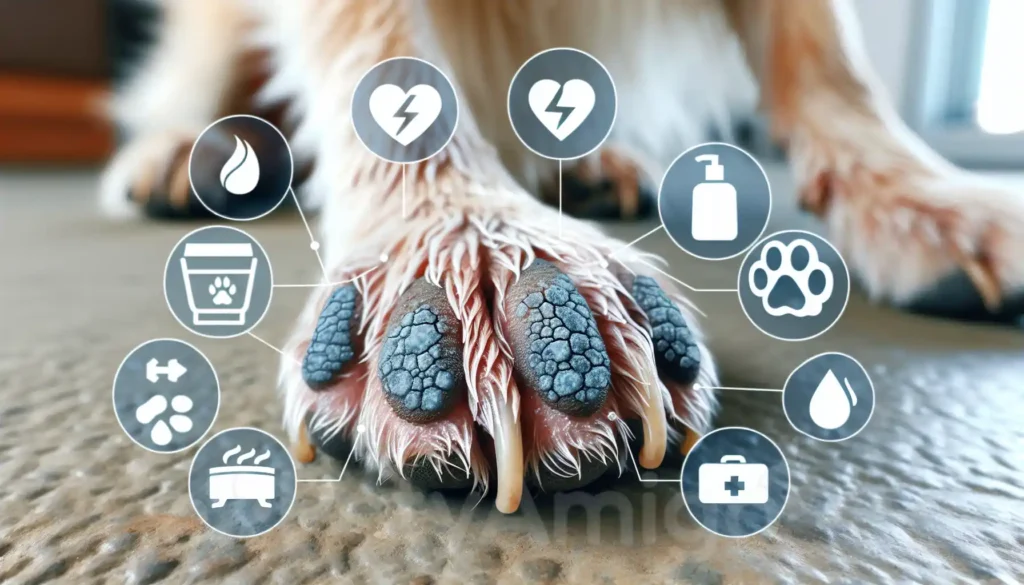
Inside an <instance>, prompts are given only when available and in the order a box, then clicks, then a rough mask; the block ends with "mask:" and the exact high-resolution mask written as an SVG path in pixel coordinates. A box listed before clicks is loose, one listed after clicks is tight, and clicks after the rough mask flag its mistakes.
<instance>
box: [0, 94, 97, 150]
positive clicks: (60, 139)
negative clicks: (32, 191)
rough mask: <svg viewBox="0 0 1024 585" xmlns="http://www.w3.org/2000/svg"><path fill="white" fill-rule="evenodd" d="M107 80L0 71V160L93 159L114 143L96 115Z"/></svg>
mask: <svg viewBox="0 0 1024 585" xmlns="http://www.w3.org/2000/svg"><path fill="white" fill-rule="evenodd" d="M107 87H108V83H107V81H106V80H103V79H75V78H61V77H34V76H27V75H4V74H0V162H18V163H21V162H29V163H96V162H101V161H103V160H105V159H106V158H107V157H108V156H109V155H110V153H111V151H112V150H113V148H114V130H113V128H112V127H111V125H110V124H109V123H107V122H106V121H105V120H104V119H103V117H102V116H101V115H100V111H101V107H102V100H103V97H104V95H105V94H106V92H107Z"/></svg>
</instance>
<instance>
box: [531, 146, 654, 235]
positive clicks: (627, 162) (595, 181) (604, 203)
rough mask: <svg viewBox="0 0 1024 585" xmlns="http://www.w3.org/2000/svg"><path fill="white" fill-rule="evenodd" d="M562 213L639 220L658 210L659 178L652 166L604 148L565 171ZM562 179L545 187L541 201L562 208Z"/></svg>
mask: <svg viewBox="0 0 1024 585" xmlns="http://www.w3.org/2000/svg"><path fill="white" fill-rule="evenodd" d="M561 180H562V184H561V187H562V193H561V195H562V201H561V205H562V209H563V210H564V211H565V213H568V214H569V215H572V216H574V217H579V218H582V219H624V220H639V219H646V218H649V217H653V216H654V215H655V214H656V213H657V207H658V184H657V182H656V181H657V180H658V178H657V177H655V176H654V174H653V171H652V165H651V164H649V163H647V162H645V161H643V160H642V157H640V156H639V155H638V154H636V153H632V152H629V151H627V150H625V149H624V148H622V147H619V146H614V145H608V144H606V145H604V146H602V147H601V148H600V149H599V150H598V151H597V152H595V153H592V154H590V155H587V156H585V157H583V158H581V159H579V160H577V161H573V163H572V164H569V165H566V166H565V167H564V168H563V172H562V176H561ZM558 187H559V184H558V176H557V175H556V176H554V177H552V178H551V179H550V180H549V181H547V182H545V183H544V184H543V185H542V186H541V197H542V198H543V199H544V201H546V202H548V204H549V205H551V206H552V207H558V205H559V200H558V197H559V192H558Z"/></svg>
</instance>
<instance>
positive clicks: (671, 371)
mask: <svg viewBox="0 0 1024 585" xmlns="http://www.w3.org/2000/svg"><path fill="white" fill-rule="evenodd" d="M633 298H634V299H636V302H637V304H639V305H640V307H641V308H642V309H643V310H644V313H646V314H647V319H648V320H649V321H650V322H651V340H652V341H653V342H654V358H655V362H656V363H657V366H658V371H659V372H661V374H662V375H664V376H668V377H669V378H671V379H673V380H675V381H676V382H679V383H680V384H690V383H692V382H693V381H694V380H696V379H697V374H698V373H700V347H698V346H697V341H696V339H695V338H694V336H693V332H692V331H690V327H689V325H687V324H686V320H685V319H684V318H683V313H682V311H680V310H679V307H677V306H676V305H675V303H673V302H672V299H670V298H668V295H667V294H665V291H663V290H662V289H661V286H659V285H658V282H657V281H656V280H654V279H653V278H651V277H649V276H637V277H636V279H635V280H634V281H633Z"/></svg>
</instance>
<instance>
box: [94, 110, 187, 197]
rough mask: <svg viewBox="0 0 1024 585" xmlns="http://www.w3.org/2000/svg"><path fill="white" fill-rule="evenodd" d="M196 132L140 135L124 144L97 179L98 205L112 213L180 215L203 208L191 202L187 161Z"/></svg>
mask: <svg viewBox="0 0 1024 585" xmlns="http://www.w3.org/2000/svg"><path fill="white" fill-rule="evenodd" d="M198 134H199V133H198V131H196V132H193V131H190V130H179V131H170V130H168V131H162V132H151V133H146V134H141V135H139V136H138V137H136V138H133V139H132V140H130V141H129V142H127V143H126V144H125V145H123V146H122V147H121V148H120V149H119V150H118V151H117V153H116V154H115V155H114V158H113V159H112V160H111V161H110V163H109V164H108V165H107V168H106V169H105V170H104V172H103V177H102V179H101V180H100V207H101V209H102V210H103V211H104V212H105V213H107V214H108V215H112V216H115V217H116V216H126V215H132V214H135V213H138V212H140V211H144V212H146V213H148V214H151V215H157V216H183V215H190V214H193V213H196V212H199V211H201V210H202V206H201V205H200V204H199V203H198V202H197V201H194V197H192V193H191V188H190V186H189V178H188V160H189V153H190V152H191V149H192V144H193V142H195V139H196V137H197V136H198Z"/></svg>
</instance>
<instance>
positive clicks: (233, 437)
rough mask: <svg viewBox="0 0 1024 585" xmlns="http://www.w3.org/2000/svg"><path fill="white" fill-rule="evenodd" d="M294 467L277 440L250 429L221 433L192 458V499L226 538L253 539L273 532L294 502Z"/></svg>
mask: <svg viewBox="0 0 1024 585" xmlns="http://www.w3.org/2000/svg"><path fill="white" fill-rule="evenodd" d="M296 485H297V479H296V475H295V462H294V461H292V458H291V455H290V454H289V453H288V450H287V449H285V447H284V445H282V444H281V442H280V441H278V440H277V439H276V438H275V437H273V436H272V435H270V434H269V433H267V432H266V431H261V430H260V429H254V428H251V427H238V428H233V429H228V430H226V431H221V432H219V433H217V434H216V435H214V436H212V437H210V439H209V440H207V441H206V442H205V443H203V446H202V447H200V448H199V451H197V452H196V456H195V457H194V458H192V466H191V467H190V468H189V470H188V495H189V498H190V499H191V500H192V507H193V508H195V511H196V514H199V517H200V518H202V519H203V522H205V523H206V525H207V526H209V527H210V528H213V529H214V530H216V531H217V532H220V533H221V534H226V535H228V536H236V537H239V538H248V537H250V536H257V535H260V534H263V533H264V532H267V531H268V530H270V529H272V528H274V527H275V526H277V525H278V524H280V523H281V521H282V520H284V517H285V516H287V515H288V512H289V511H290V510H291V508H292V504H294V503H295V487H296Z"/></svg>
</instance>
